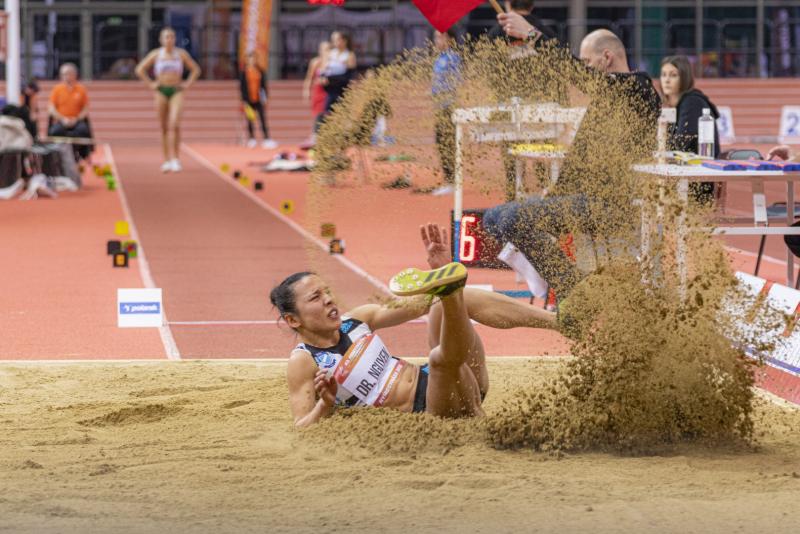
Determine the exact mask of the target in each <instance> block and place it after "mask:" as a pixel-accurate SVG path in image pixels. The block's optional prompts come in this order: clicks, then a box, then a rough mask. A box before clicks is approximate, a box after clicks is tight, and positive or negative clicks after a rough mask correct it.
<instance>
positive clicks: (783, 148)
mask: <svg viewBox="0 0 800 534" xmlns="http://www.w3.org/2000/svg"><path fill="white" fill-rule="evenodd" d="M791 151H792V149H791V148H789V147H788V146H787V145H780V146H776V147H773V148H772V149H771V150H770V151H769V154H767V159H772V158H780V159H782V160H788V159H789V154H790V153H791Z"/></svg>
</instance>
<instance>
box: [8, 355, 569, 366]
mask: <svg viewBox="0 0 800 534" xmlns="http://www.w3.org/2000/svg"><path fill="white" fill-rule="evenodd" d="M486 358H487V359H488V360H489V361H493V362H495V361H496V362H505V361H517V360H523V359H528V360H536V361H541V362H553V361H567V360H571V359H573V358H574V356H570V355H555V354H540V355H534V356H530V355H526V356H487V357H486ZM403 359H404V360H406V361H410V362H412V363H424V362H427V361H428V358H421V357H419V356H411V357H408V358H405V357H404V358H403ZM288 361H289V358H285V357H279V358H212V359H203V358H190V359H188V360H181V365H187V364H190V363H194V362H197V363H202V364H213V365H227V364H234V363H235V364H242V363H252V364H265V363H266V364H286V363H287V362H288ZM73 363H91V364H97V365H126V364H147V365H152V364H164V363H167V364H168V363H169V362H168V361H167V360H155V359H147V358H142V359H141V360H131V359H125V360H0V368H1V367H9V366H25V367H36V366H38V365H44V366H48V365H60V364H73Z"/></svg>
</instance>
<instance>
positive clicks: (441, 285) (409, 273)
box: [389, 262, 467, 297]
mask: <svg viewBox="0 0 800 534" xmlns="http://www.w3.org/2000/svg"><path fill="white" fill-rule="evenodd" d="M466 279H467V268H466V267H464V265H462V264H460V263H458V262H453V263H448V264H447V265H445V266H444V267H439V268H438V269H433V270H430V271H422V270H420V269H416V268H414V267H410V268H408V269H405V270H404V271H401V272H400V273H398V274H396V275H395V276H393V277H392V279H391V281H390V282H389V290H390V291H391V292H392V293H394V294H395V295H397V296H398V297H411V296H413V295H423V294H428V295H437V294H439V293H442V292H444V291H445V290H446V289H447V288H448V286H451V285H453V284H456V283H458V282H463V281H465V280H466Z"/></svg>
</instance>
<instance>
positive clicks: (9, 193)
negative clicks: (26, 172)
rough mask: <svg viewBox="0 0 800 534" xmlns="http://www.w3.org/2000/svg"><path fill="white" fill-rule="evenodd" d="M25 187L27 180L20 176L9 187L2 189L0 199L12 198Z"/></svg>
mask: <svg viewBox="0 0 800 534" xmlns="http://www.w3.org/2000/svg"><path fill="white" fill-rule="evenodd" d="M24 188H25V180H23V179H22V178H20V179H19V180H17V181H16V182H14V183H13V184H11V185H9V186H8V187H4V188H2V189H0V200H10V199H12V198H14V196H16V194H17V193H19V192H20V191H22V189H24Z"/></svg>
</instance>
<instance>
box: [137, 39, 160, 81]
mask: <svg viewBox="0 0 800 534" xmlns="http://www.w3.org/2000/svg"><path fill="white" fill-rule="evenodd" d="M157 55H158V48H156V49H155V50H151V51H150V53H149V54H147V55H146V56H144V59H142V60H141V61H140V62H139V64H138V65H136V71H135V72H136V76H137V77H138V78H139V79H140V80H142V81H143V82H144V83H146V84H147V85H149V86H150V88H151V89H155V88H156V86H157V84H156V82H155V81H154V80H153V79H152V78H151V77H150V75H149V74H147V73H148V71H149V70H150V69H152V68H153V64H155V62H156V56H157Z"/></svg>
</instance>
